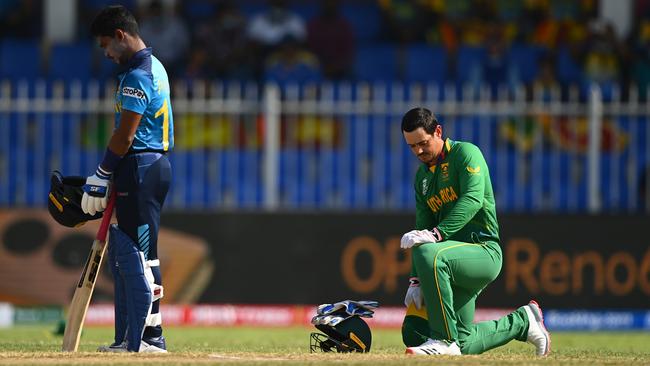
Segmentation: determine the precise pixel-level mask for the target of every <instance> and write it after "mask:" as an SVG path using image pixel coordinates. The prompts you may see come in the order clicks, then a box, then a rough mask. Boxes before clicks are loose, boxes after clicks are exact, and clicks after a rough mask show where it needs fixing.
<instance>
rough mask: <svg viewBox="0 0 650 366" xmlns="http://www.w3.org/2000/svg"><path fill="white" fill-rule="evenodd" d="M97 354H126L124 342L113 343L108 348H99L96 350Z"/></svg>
mask: <svg viewBox="0 0 650 366" xmlns="http://www.w3.org/2000/svg"><path fill="white" fill-rule="evenodd" d="M97 352H112V353H121V352H128V351H127V350H126V341H124V342H122V343H113V344H111V345H109V346H105V345H104V346H99V347H98V348H97Z"/></svg>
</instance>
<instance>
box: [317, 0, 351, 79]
mask: <svg viewBox="0 0 650 366" xmlns="http://www.w3.org/2000/svg"><path fill="white" fill-rule="evenodd" d="M307 45H308V46H309V49H310V50H311V51H312V52H314V53H315V54H316V56H318V60H319V61H320V64H321V68H322V70H323V74H324V76H325V77H326V78H328V79H342V78H345V77H349V76H350V72H351V68H352V62H353V61H354V35H353V32H352V25H351V24H350V22H348V20H347V19H345V17H344V16H343V15H342V14H341V12H340V1H339V0H321V8H320V14H318V15H317V16H316V17H314V18H313V19H311V20H310V21H309V24H308V25H307Z"/></svg>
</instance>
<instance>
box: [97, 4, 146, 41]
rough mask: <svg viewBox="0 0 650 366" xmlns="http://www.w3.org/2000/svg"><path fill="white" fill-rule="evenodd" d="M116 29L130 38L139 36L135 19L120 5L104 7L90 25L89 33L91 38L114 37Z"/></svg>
mask: <svg viewBox="0 0 650 366" xmlns="http://www.w3.org/2000/svg"><path fill="white" fill-rule="evenodd" d="M118 29H121V30H123V31H124V32H126V33H128V34H130V35H132V36H137V35H139V34H140V30H139V29H138V22H136V20H135V17H134V16H133V14H131V12H130V11H129V10H128V9H127V8H125V7H124V6H122V5H111V6H107V7H105V8H104V9H103V10H102V11H101V12H99V14H97V16H96V17H95V19H94V20H93V22H92V24H91V25H90V33H91V34H92V35H93V37H102V36H106V37H115V31H116V30H118Z"/></svg>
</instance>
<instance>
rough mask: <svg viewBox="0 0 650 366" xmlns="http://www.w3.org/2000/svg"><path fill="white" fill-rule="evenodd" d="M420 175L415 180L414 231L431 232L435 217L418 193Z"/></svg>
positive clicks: (420, 193) (421, 195)
mask: <svg viewBox="0 0 650 366" xmlns="http://www.w3.org/2000/svg"><path fill="white" fill-rule="evenodd" d="M421 180H422V179H421V178H420V174H418V175H417V178H416V179H415V229H416V230H425V229H426V230H431V229H433V227H434V226H436V225H435V220H436V218H435V216H434V214H433V212H432V211H431V209H430V208H429V205H427V199H426V197H425V196H424V194H422V192H421V191H420V186H421V184H420V182H421Z"/></svg>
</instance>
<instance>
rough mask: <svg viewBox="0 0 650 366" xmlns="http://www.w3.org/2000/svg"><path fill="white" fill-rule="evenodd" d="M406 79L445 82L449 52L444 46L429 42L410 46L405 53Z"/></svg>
mask: <svg viewBox="0 0 650 366" xmlns="http://www.w3.org/2000/svg"><path fill="white" fill-rule="evenodd" d="M404 61H405V65H404V66H405V67H404V78H405V80H406V81H422V82H435V83H438V84H443V83H444V82H445V79H446V77H447V54H446V52H445V50H444V49H443V48H442V47H431V46H430V45H427V44H416V45H412V46H409V47H408V49H407V50H406V54H405V60H404Z"/></svg>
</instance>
